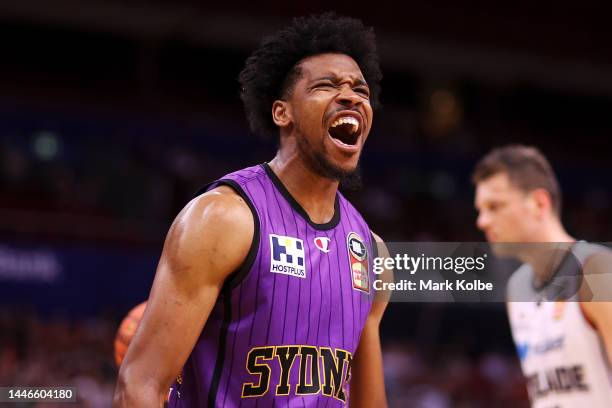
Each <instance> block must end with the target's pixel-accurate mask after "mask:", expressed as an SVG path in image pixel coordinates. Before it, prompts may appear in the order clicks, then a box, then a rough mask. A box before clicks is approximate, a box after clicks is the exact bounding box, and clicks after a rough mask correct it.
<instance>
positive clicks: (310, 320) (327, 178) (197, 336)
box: [114, 14, 386, 408]
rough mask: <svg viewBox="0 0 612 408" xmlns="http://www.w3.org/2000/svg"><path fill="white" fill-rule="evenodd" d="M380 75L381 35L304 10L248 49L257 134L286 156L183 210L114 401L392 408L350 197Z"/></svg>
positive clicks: (368, 250)
mask: <svg viewBox="0 0 612 408" xmlns="http://www.w3.org/2000/svg"><path fill="white" fill-rule="evenodd" d="M380 79H381V72H380V68H379V65H378V58H377V55H376V49H375V40H374V33H373V31H372V30H371V29H368V28H365V27H364V26H363V24H362V23H361V22H360V21H358V20H355V19H350V18H345V17H337V16H335V15H333V14H324V15H321V16H313V17H309V18H298V19H295V20H294V21H293V22H292V24H291V25H290V26H289V27H287V28H285V29H283V30H281V31H279V32H278V33H276V34H275V35H274V36H272V37H268V38H266V39H265V40H264V41H263V43H262V44H261V46H260V48H259V49H258V50H256V51H255V52H254V53H253V54H252V55H251V56H250V57H249V58H248V60H247V61H246V66H245V68H244V70H243V71H242V73H241V74H240V83H241V85H242V100H243V102H244V105H245V108H246V113H247V117H248V119H249V123H250V126H251V129H252V130H253V131H254V132H255V133H258V134H273V135H276V137H279V138H280V143H279V149H278V151H277V153H276V156H275V157H274V159H273V160H271V161H270V162H269V163H264V164H261V165H257V166H253V167H249V168H246V169H243V170H239V171H237V172H234V173H231V174H228V175H226V176H224V177H223V178H221V179H220V180H218V181H216V182H213V183H212V184H210V185H208V186H207V187H205V188H204V189H203V193H202V194H201V195H199V196H198V197H197V198H195V199H194V200H193V201H191V202H190V203H189V204H188V205H187V206H186V207H185V209H184V210H183V211H182V212H181V213H180V214H179V215H178V217H177V219H176V220H175V222H174V224H173V225H172V227H171V228H170V231H169V233H168V237H167V240H166V243H165V246H164V250H163V253H162V257H161V260H160V263H159V266H158V269H157V273H156V277H155V281H154V283H153V288H152V291H151V294H150V298H149V302H148V306H147V310H146V312H145V315H144V317H143V321H142V323H141V325H140V327H139V329H138V331H137V333H136V336H135V337H134V339H133V342H132V344H131V345H130V347H129V349H128V352H127V355H126V357H125V361H124V362H123V364H122V366H121V370H120V373H119V379H118V384H117V390H116V394H115V400H114V403H115V407H130V408H133V407H147V408H149V407H155V406H157V407H160V406H161V405H162V402H163V400H164V397H165V396H166V394H167V393H168V390H169V389H170V400H169V407H238V406H240V407H245V408H246V407H257V406H258V407H273V406H275V405H277V406H279V407H287V406H288V407H316V406H321V407H336V406H345V405H347V404H348V402H349V400H350V405H351V406H356V407H384V406H386V397H385V392H384V383H383V371H382V359H381V350H380V340H379V333H378V329H379V323H380V320H381V317H382V314H383V311H384V308H385V303H383V302H380V303H379V302H373V301H372V300H373V299H372V290H373V289H372V285H371V282H372V258H373V257H374V256H376V254H375V253H374V252H375V249H374V245H375V243H374V238H373V236H372V234H371V232H370V229H369V227H368V225H367V224H366V223H365V221H364V220H363V218H362V217H361V216H360V215H359V213H358V212H357V211H356V210H355V208H354V207H353V206H352V205H351V204H350V203H349V202H348V201H347V200H346V199H345V198H344V197H343V196H342V194H340V193H339V192H338V186H339V183H341V182H348V181H350V180H351V179H354V178H355V176H356V174H357V173H356V172H357V169H358V162H359V157H360V154H361V150H362V148H363V145H364V143H365V141H366V139H367V137H368V134H369V132H370V128H371V126H372V117H373V108H376V107H377V105H378V96H379V90H380V87H379V81H380ZM213 80H214V79H213ZM177 374H178V377H177ZM173 381H174V382H173ZM349 385H350V389H349Z"/></svg>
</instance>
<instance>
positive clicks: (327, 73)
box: [299, 53, 363, 80]
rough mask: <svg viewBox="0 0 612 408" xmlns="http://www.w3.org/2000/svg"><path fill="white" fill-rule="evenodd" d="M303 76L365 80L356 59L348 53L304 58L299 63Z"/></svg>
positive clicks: (306, 77) (307, 77) (309, 77)
mask: <svg viewBox="0 0 612 408" xmlns="http://www.w3.org/2000/svg"><path fill="white" fill-rule="evenodd" d="M299 65H300V69H301V71H302V78H305V79H315V78H318V77H337V78H350V79H352V80H356V79H361V80H363V74H362V72H361V69H360V68H359V65H358V64H357V62H355V60H354V59H353V58H351V57H349V56H348V55H346V54H335V53H327V54H318V55H313V56H310V57H307V58H304V59H303V60H302V61H300V63H299Z"/></svg>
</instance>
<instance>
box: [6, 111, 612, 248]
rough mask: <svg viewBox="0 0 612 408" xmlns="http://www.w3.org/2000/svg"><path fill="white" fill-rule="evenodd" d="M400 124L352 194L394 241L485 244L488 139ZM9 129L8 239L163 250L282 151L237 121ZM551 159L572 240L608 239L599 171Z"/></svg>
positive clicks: (54, 118)
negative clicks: (185, 215)
mask: <svg viewBox="0 0 612 408" xmlns="http://www.w3.org/2000/svg"><path fill="white" fill-rule="evenodd" d="M3 115H4V117H3ZM394 116H395V114H394V113H393V112H392V111H391V112H386V113H385V114H384V116H383V118H382V119H383V120H382V121H381V123H384V125H385V127H384V128H383V127H380V128H379V129H376V130H375V134H374V136H373V137H372V138H371V142H369V144H368V148H367V149H366V150H365V152H364V158H363V160H362V167H363V169H362V173H363V179H364V187H363V188H362V189H361V190H360V191H357V192H347V194H348V195H349V196H350V199H351V200H352V201H353V202H354V203H355V204H356V207H357V208H358V209H359V210H360V211H361V212H362V213H363V214H364V216H365V218H366V219H367V220H368V222H369V224H370V225H372V226H373V228H374V229H375V230H376V232H377V233H379V234H380V235H381V236H383V237H384V238H385V239H386V240H388V241H393V240H406V241H478V240H481V239H482V236H481V235H480V234H479V232H478V231H477V230H476V228H475V226H474V220H475V212H474V209H473V204H472V202H473V197H472V195H473V188H472V186H471V185H470V181H469V179H470V173H471V170H472V167H473V165H474V163H475V162H476V160H477V159H478V158H479V155H480V154H482V152H480V151H479V150H478V149H477V148H476V147H475V146H474V139H475V138H477V135H478V132H476V131H475V130H474V129H471V130H469V131H468V129H469V127H468V125H463V128H462V130H461V132H462V134H461V135H453V136H452V137H450V136H447V139H443V140H435V139H434V140H432V139H431V138H429V139H428V138H426V137H425V136H423V134H422V132H423V130H422V129H419V128H415V129H409V130H404V132H406V133H409V134H411V135H412V136H411V137H410V138H407V137H406V136H405V134H401V133H398V130H397V129H398V127H399V126H400V125H399V124H397V123H395V122H394V121H393V118H394ZM0 122H1V123H2V127H0V196H1V197H2V200H0V233H3V234H5V235H9V236H13V235H14V234H15V233H16V232H17V233H22V234H23V235H24V236H26V237H28V238H31V237H51V238H52V239H53V238H55V237H58V236H60V237H62V236H69V237H72V238H78V239H83V238H85V239H86V238H91V239H94V240H95V239H105V240H110V241H111V242H118V243H123V242H125V241H135V242H142V243H149V244H151V243H155V244H157V243H158V242H160V241H161V239H163V236H164V235H165V231H166V230H167V227H168V225H169V223H170V222H171V221H172V219H173V218H174V216H175V215H176V214H177V212H178V211H179V210H180V209H181V208H182V207H183V206H184V205H185V204H186V203H187V202H188V201H189V199H190V198H192V197H193V195H194V193H195V192H196V191H197V190H198V189H199V188H200V187H202V186H203V185H204V184H205V183H207V182H210V181H212V180H214V179H216V178H218V177H221V176H222V175H224V174H226V173H228V172H231V171H233V170H236V169H239V168H241V167H245V166H248V165H253V164H256V163H261V162H263V161H266V160H270V159H271V158H272V156H273V152H274V150H275V141H273V140H261V139H258V138H256V137H254V136H252V135H249V134H248V133H247V132H246V131H245V130H244V128H242V127H241V126H237V125H236V126H232V125H230V124H229V122H227V119H224V120H219V123H217V122H215V121H214V120H210V119H208V120H202V121H194V120H191V121H181V120H178V119H174V120H169V119H168V120H162V119H151V118H149V119H146V120H145V119H142V120H134V119H130V120H128V119H125V118H123V119H122V118H114V119H109V118H97V117H89V118H87V117H79V119H71V118H70V117H69V115H60V114H55V115H51V114H44V115H43V114H40V116H37V115H35V114H30V113H28V112H26V113H10V112H9V113H7V112H4V113H0ZM483 133H484V134H486V133H487V132H483ZM499 134H502V133H501V131H500V132H499ZM481 136H482V135H481ZM411 138H413V139H414V140H410V139H411ZM491 140H493V141H495V140H496V139H495V138H491ZM419 141H421V142H419ZM499 142H500V143H504V139H503V138H501V139H500V140H499ZM489 143H491V141H489ZM544 151H545V152H549V151H552V152H553V154H552V155H550V156H551V157H550V159H551V161H552V162H553V165H555V167H556V170H557V172H558V173H559V176H560V179H561V184H562V190H563V192H564V193H565V194H564V209H563V216H564V219H565V222H566V225H568V227H569V229H570V232H572V233H574V234H576V235H577V236H578V237H580V238H584V239H587V240H591V241H598V240H601V241H604V240H606V239H607V237H608V235H607V231H609V229H610V227H611V225H610V222H609V221H608V217H606V216H605V214H606V210H607V208H608V205H609V203H610V200H611V197H610V194H609V192H608V190H607V188H606V186H607V183H609V178H607V177H606V174H605V173H604V172H602V171H601V168H600V167H598V166H600V165H599V164H597V162H594V163H593V164H591V165H589V164H588V163H587V161H588V158H585V157H582V158H580V157H577V158H576V159H575V162H573V161H568V160H567V154H568V152H565V153H561V152H559V151H558V150H555V149H554V148H545V149H544ZM555 152H556V153H558V155H557V156H555ZM585 160H587V161H585ZM604 168H605V167H604Z"/></svg>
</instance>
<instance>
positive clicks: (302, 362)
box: [169, 164, 376, 408]
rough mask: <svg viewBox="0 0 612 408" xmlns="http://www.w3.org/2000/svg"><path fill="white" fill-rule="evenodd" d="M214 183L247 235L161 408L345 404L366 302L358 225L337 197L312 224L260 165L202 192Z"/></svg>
mask: <svg viewBox="0 0 612 408" xmlns="http://www.w3.org/2000/svg"><path fill="white" fill-rule="evenodd" d="M219 185H229V186H230V187H232V188H233V189H234V190H235V191H236V192H237V193H238V194H240V195H241V196H242V197H243V198H244V199H245V201H246V202H247V203H248V204H249V207H250V208H251V211H252V212H253V216H254V219H255V235H254V239H253V243H252V246H251V250H250V252H249V255H248V256H247V259H246V260H245V263H244V264H243V266H242V268H240V270H238V271H236V272H235V273H234V274H232V275H231V276H230V277H229V278H228V279H227V281H226V282H225V285H224V287H223V289H222V291H221V294H220V296H219V298H218V300H217V303H216V304H215V306H214V308H213V310H212V312H211V314H210V317H209V318H208V321H207V323H206V325H205V327H204V329H203V331H202V334H201V335H200V338H199V339H198V341H197V343H196V345H195V347H194V349H193V351H192V353H191V356H190V357H189V359H188V360H187V362H186V364H185V367H184V368H183V370H182V372H181V374H180V375H179V377H178V378H177V380H176V382H175V383H174V384H173V386H172V389H171V391H170V403H169V407H170V408H177V407H244V408H248V407H261V408H263V407H273V406H279V407H339V406H345V405H346V404H347V403H348V399H349V384H350V377H351V364H352V360H353V356H354V354H355V351H356V349H357V346H358V344H359V338H360V334H361V331H362V329H363V326H364V324H365V321H366V318H367V316H368V313H369V312H370V308H371V305H372V300H373V293H372V279H373V274H372V259H373V257H374V256H376V255H375V253H373V251H375V248H373V240H372V235H371V233H370V230H369V228H368V226H367V224H366V223H365V221H364V220H363V218H362V217H361V215H360V214H359V213H358V212H357V210H355V208H354V207H353V206H352V205H351V204H350V203H349V202H348V201H347V200H346V199H345V198H344V197H343V196H342V195H341V194H340V193H337V195H336V201H335V213H334V217H333V218H332V220H331V221H329V222H328V223H326V224H315V223H313V222H312V221H311V220H310V219H309V217H308V215H307V214H306V212H305V211H304V210H303V209H302V208H301V207H300V205H299V204H298V203H297V202H296V201H295V200H294V199H293V197H291V195H290V194H289V192H288V191H287V190H286V188H285V187H284V186H283V184H282V183H281V181H280V180H279V179H278V177H276V175H275V174H274V173H273V172H272V170H271V169H270V167H269V166H268V165H267V164H263V165H258V166H254V167H249V168H246V169H243V170H240V171H237V172H234V173H231V174H229V175H227V176H225V177H223V178H222V179H220V180H218V181H216V182H214V183H212V184H210V185H209V186H207V188H206V189H208V190H210V189H212V188H215V187H217V186H219ZM203 272H204V271H203ZM176 335H177V336H180V333H177V334H176Z"/></svg>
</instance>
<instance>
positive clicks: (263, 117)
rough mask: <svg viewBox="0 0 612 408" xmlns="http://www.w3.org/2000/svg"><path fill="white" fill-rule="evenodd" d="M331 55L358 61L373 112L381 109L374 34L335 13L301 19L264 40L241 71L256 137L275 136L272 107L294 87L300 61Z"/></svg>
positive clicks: (251, 123)
mask: <svg viewBox="0 0 612 408" xmlns="http://www.w3.org/2000/svg"><path fill="white" fill-rule="evenodd" d="M328 52H333V53H340V54H345V55H348V56H350V57H351V58H353V59H354V60H355V61H356V62H357V64H358V65H359V68H360V69H361V72H362V73H363V76H364V78H365V80H366V82H367V83H368V85H369V87H370V103H371V104H372V107H373V108H374V109H376V108H378V107H379V95H380V80H381V79H382V73H381V70H380V66H379V62H378V55H377V53H376V40H375V35H374V30H373V29H372V28H366V27H365V26H364V25H363V23H362V22H361V21H360V20H357V19H354V18H349V17H341V16H337V15H335V14H334V13H325V14H321V15H315V16H310V17H299V18H295V19H293V21H292V23H291V25H289V26H288V27H286V28H284V29H282V30H280V31H278V32H277V33H276V34H274V35H272V36H270V37H266V38H264V39H263V41H262V43H261V45H260V47H259V48H258V49H257V50H256V51H255V52H253V54H252V55H251V56H250V57H249V58H248V59H247V60H246V64H245V67H244V69H243V70H242V72H241V73H240V76H239V81H240V84H241V86H242V92H241V99H242V101H243V103H244V108H245V111H246V115H247V119H248V121H249V125H250V128H251V131H252V132H253V133H255V134H259V135H261V136H271V135H275V134H277V132H278V128H277V127H276V125H275V124H274V122H273V120H272V115H271V111H272V104H273V103H274V101H275V100H277V99H280V98H281V97H282V96H283V95H285V93H286V92H287V91H289V90H290V89H291V87H292V86H293V85H294V82H295V80H296V79H297V75H296V72H298V71H296V68H297V65H298V63H299V62H300V61H302V60H303V59H304V58H306V57H309V56H313V55H318V54H323V53H328Z"/></svg>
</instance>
